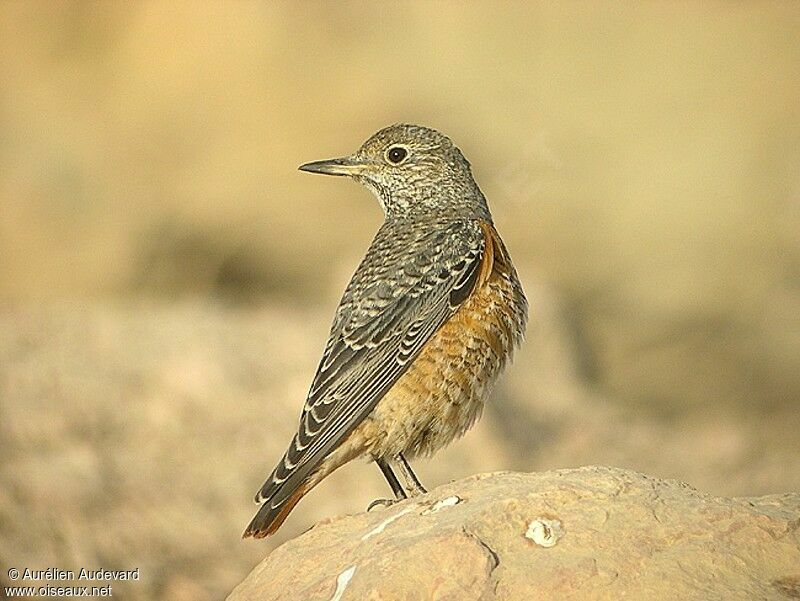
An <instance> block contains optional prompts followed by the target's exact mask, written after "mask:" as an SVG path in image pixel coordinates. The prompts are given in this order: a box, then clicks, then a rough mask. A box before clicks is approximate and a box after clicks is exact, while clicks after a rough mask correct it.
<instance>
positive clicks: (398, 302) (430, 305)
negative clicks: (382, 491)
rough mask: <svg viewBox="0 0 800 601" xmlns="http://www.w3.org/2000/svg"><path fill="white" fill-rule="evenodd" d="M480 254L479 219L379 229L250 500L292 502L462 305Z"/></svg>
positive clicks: (387, 225)
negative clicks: (283, 441)
mask: <svg viewBox="0 0 800 601" xmlns="http://www.w3.org/2000/svg"><path fill="white" fill-rule="evenodd" d="M485 249H486V239H485V236H484V231H483V229H482V227H481V224H480V222H478V221H467V220H460V221H446V222H445V221H443V222H442V223H440V224H438V226H437V227H433V228H426V230H425V231H424V232H419V231H415V230H414V228H408V227H405V228H403V227H397V225H396V224H392V223H391V222H387V223H385V224H384V226H383V227H381V229H380V230H379V231H378V234H377V235H376V237H375V239H374V240H373V243H372V244H371V246H370V249H369V250H368V252H367V255H366V257H365V258H364V260H363V261H362V264H361V265H360V266H359V269H358V270H356V274H355V275H354V276H353V279H352V280H351V282H350V284H349V285H348V287H347V289H346V290H345V293H344V296H343V298H342V301H341V303H340V306H339V309H338V310H337V314H336V317H335V318H334V322H333V325H332V327H331V332H330V336H329V340H328V343H327V345H326V347H325V352H324V354H323V356H322V359H321V360H320V364H319V367H318V368H317V373H316V375H315V377H314V381H313V383H312V385H311V389H310V391H309V395H308V399H307V400H306V404H305V407H304V409H303V413H302V415H301V418H300V427H299V429H298V432H297V434H296V435H295V437H294V439H293V440H292V443H291V444H290V445H289V449H288V450H287V451H286V454H285V455H284V458H283V460H282V461H281V462H280V463H279V464H278V466H277V467H276V468H275V470H274V471H273V472H272V474H271V475H270V478H269V479H268V480H267V482H266V483H265V484H264V486H263V487H262V488H261V490H260V491H259V493H258V494H257V495H256V501H257V502H263V501H269V502H270V504H271V505H272V507H275V508H277V507H279V506H280V504H281V503H283V502H285V501H286V500H287V499H289V498H291V496H292V494H293V492H294V491H295V490H296V489H297V488H298V487H299V486H301V485H302V484H303V483H304V482H305V480H306V479H307V478H308V476H309V475H310V474H311V473H312V472H313V470H314V469H316V467H317V466H318V465H319V464H320V462H321V461H322V460H323V459H324V458H325V457H326V456H327V455H328V454H329V453H331V452H332V451H333V450H334V449H335V448H336V447H337V446H338V445H339V444H340V443H341V442H342V440H343V439H344V438H345V437H346V436H347V435H348V434H349V433H350V432H352V430H353V429H354V428H355V427H356V426H357V425H358V424H359V423H361V421H362V420H363V419H364V418H365V417H366V416H367V415H368V414H369V412H370V411H371V410H372V409H373V407H374V406H375V404H376V403H377V402H378V401H379V400H380V399H381V398H382V397H383V396H384V395H385V394H386V393H387V392H388V390H389V389H390V388H391V387H392V386H393V385H394V384H395V382H397V380H398V379H399V378H400V377H401V376H402V375H403V373H404V372H405V371H406V369H408V367H409V365H410V363H411V361H412V360H413V358H414V357H416V356H417V355H418V354H419V352H420V351H421V350H422V348H423V347H424V345H425V343H426V342H427V341H428V340H429V339H430V337H431V336H432V335H433V334H434V333H435V332H436V331H437V330H438V329H439V328H440V327H441V326H442V324H444V322H445V321H447V319H449V318H450V317H451V316H452V315H453V314H454V313H455V311H456V310H457V309H458V307H459V306H460V304H461V303H462V302H464V300H466V298H468V296H469V294H470V293H471V291H472V289H473V287H474V286H475V284H476V282H477V281H478V278H479V274H480V273H481V271H482V269H481V264H482V261H483V256H484V251H485Z"/></svg>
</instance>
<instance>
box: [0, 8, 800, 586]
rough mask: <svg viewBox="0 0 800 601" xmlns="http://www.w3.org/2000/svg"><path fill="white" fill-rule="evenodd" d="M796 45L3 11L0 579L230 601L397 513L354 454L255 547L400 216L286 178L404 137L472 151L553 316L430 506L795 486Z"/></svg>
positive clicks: (715, 12) (782, 34)
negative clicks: (320, 532)
mask: <svg viewBox="0 0 800 601" xmlns="http://www.w3.org/2000/svg"><path fill="white" fill-rule="evenodd" d="M798 29H800V7H798V5H797V4H795V3H783V4H782V3H771V4H769V5H762V4H756V3H739V4H735V5H731V4H729V3H724V2H720V3H711V4H705V5H702V6H700V5H690V4H674V5H642V6H638V7H629V8H627V9H626V10H624V11H623V10H622V9H621V8H620V7H619V6H618V5H615V4H610V3H609V4H605V5H603V4H599V5H598V4H595V5H586V6H578V5H573V6H569V5H549V4H534V5H530V4H527V3H520V4H511V5H508V4H507V5H504V6H503V9H502V10H500V9H498V8H497V6H496V5H495V4H493V3H486V4H483V5H469V6H466V5H463V4H459V3H452V4H437V5H435V6H434V5H430V4H427V3H419V4H412V5H410V6H407V7H404V8H400V7H389V6H384V5H374V6H364V5H361V4H358V5H357V4H349V3H339V4H338V5H337V6H336V7H333V6H329V5H328V4H325V3H304V4H302V5H295V4H292V3H284V4H281V3H269V4H263V3H238V4H236V5H232V6H225V7H222V6H216V5H213V4H202V5H196V4H174V3H167V2H143V3H136V4H128V3H122V2H107V3H102V4H92V3H81V2H65V3H61V4H42V3H32V2H31V3H23V2H16V3H6V4H4V5H2V7H0V441H2V444H0V524H1V525H2V526H0V564H2V565H7V566H8V565H20V566H23V565H27V566H30V567H50V566H57V567H60V568H63V569H68V568H71V567H75V566H77V567H86V566H89V567H103V568H108V569H114V568H116V569H130V568H133V567H137V566H138V567H141V569H142V582H140V583H133V584H131V585H128V586H127V587H124V588H121V589H120V591H122V592H121V594H124V596H125V598H133V599H152V598H162V599H203V598H208V599H216V598H220V597H221V596H223V594H224V593H226V592H227V591H228V590H230V588H231V587H232V586H233V585H234V584H235V583H237V582H239V581H240V580H241V578H242V576H243V575H244V574H245V573H246V572H247V571H249V569H250V567H252V565H254V564H255V563H256V562H257V561H258V560H259V559H260V558H261V557H263V555H264V554H265V553H266V552H267V551H268V550H269V549H270V548H272V547H273V546H274V545H276V544H278V543H280V542H281V541H283V540H286V539H287V538H289V537H292V536H295V535H297V534H298V533H300V532H302V531H303V530H304V529H305V528H307V527H308V526H310V525H311V524H313V523H314V522H315V521H316V520H319V519H323V518H325V517H326V516H331V515H336V514H340V513H344V512H356V511H361V510H363V509H364V508H365V507H366V505H367V504H368V503H369V501H370V500H372V499H373V498H376V497H378V496H381V495H385V494H386V490H385V485H384V484H383V482H382V478H381V476H380V474H379V473H378V471H377V470H376V469H375V468H374V466H371V465H367V464H356V465H350V466H348V467H346V468H343V469H342V470H340V471H339V472H338V473H337V474H335V475H334V476H333V477H332V478H331V479H330V481H326V482H325V483H323V484H322V485H321V486H320V487H319V488H318V489H317V490H315V491H314V492H313V493H312V494H310V495H309V497H308V498H307V499H305V500H304V501H303V503H302V504H301V505H300V507H299V508H298V510H297V511H296V512H295V513H293V515H292V517H291V518H290V520H289V521H288V522H287V523H286V525H285V526H284V528H283V529H282V530H281V531H280V533H279V536H278V537H276V538H275V539H274V540H270V541H267V542H266V543H262V544H258V543H256V544H254V543H251V542H247V543H245V542H241V541H240V540H239V535H240V533H241V530H242V529H243V528H244V525H245V524H246V522H247V520H248V519H249V518H250V517H251V513H252V511H253V510H254V508H255V506H254V505H253V504H252V503H250V499H251V497H252V495H253V494H254V492H255V490H256V488H257V487H258V486H259V485H260V484H261V481H262V480H263V478H264V477H265V476H266V475H267V473H268V472H269V470H270V469H271V468H272V467H273V465H274V463H275V461H276V460H277V459H278V458H279V456H280V454H281V453H282V451H283V449H284V448H285V445H286V443H287V442H288V440H289V438H290V436H291V434H292V432H293V430H294V428H295V425H296V420H297V416H298V413H299V410H300V407H301V405H302V402H303V399H304V397H305V393H306V390H307V386H308V384H309V383H310V380H311V377H312V375H313V371H314V368H315V366H316V362H317V360H318V358H319V355H320V353H321V350H322V347H323V345H324V341H325V338H326V335H327V329H328V326H329V323H330V319H331V318H332V314H333V310H334V308H335V306H336V303H337V301H338V298H339V296H340V294H341V291H342V289H343V288H344V285H345V284H346V282H347V279H348V277H349V275H350V273H352V271H353V269H354V268H355V266H356V264H357V262H358V260H359V259H360V257H361V256H362V254H363V252H364V249H365V248H366V246H367V244H368V243H369V240H370V238H371V236H372V233H373V231H374V230H375V229H376V228H377V227H378V224H379V223H380V211H379V208H378V206H377V203H376V202H375V201H374V200H373V199H372V197H371V196H370V195H369V193H368V192H367V191H365V190H363V189H362V188H360V187H359V186H358V185H356V184H354V183H352V182H347V181H331V180H323V179H320V178H314V177H311V176H308V175H307V174H302V173H298V172H297V171H296V170H295V169H296V166H297V165H299V164H301V163H302V162H305V161H308V160H314V159H321V158H328V157H331V156H338V155H341V154H344V153H348V152H351V151H352V150H354V149H355V148H357V147H358V145H359V144H360V143H361V142H362V141H363V140H364V139H365V138H366V137H367V136H368V135H370V134H371V133H372V132H373V131H375V130H376V129H378V128H379V127H382V126H384V125H387V124H389V123H392V122H396V121H410V122H420V123H423V124H426V125H430V126H433V127H436V128H438V129H441V130H442V131H444V132H446V133H448V134H449V135H451V136H452V137H453V138H454V140H455V142H456V143H457V144H458V145H459V146H460V147H461V148H462V149H463V150H464V152H465V154H466V156H467V157H468V158H469V159H470V161H471V163H472V165H473V169H474V171H475V174H476V178H477V180H478V182H479V184H480V185H481V186H482V188H483V190H484V192H485V193H486V195H487V196H488V198H489V200H490V204H491V207H492V209H493V212H494V216H495V219H496V221H497V223H498V228H499V229H500V231H501V232H502V233H503V236H504V238H505V239H506V241H507V243H508V246H509V249H510V251H511V252H512V254H513V255H514V259H515V263H516V264H517V265H518V268H519V271H520V275H521V277H522V279H523V283H524V285H525V286H526V291H527V293H528V296H529V298H530V301H531V314H532V315H531V317H532V319H531V325H530V326H529V330H528V340H527V342H526V345H525V346H524V347H523V349H522V350H521V351H520V352H519V353H518V355H517V358H516V361H515V364H514V366H513V367H512V368H511V369H510V370H509V372H508V374H507V376H506V377H504V378H503V379H502V381H501V383H500V385H499V386H498V389H497V390H496V392H495V394H494V397H493V401H492V403H491V404H490V406H489V407H488V408H487V411H486V415H485V416H484V419H483V421H482V422H480V424H479V425H478V426H477V427H476V428H475V429H474V430H473V431H471V432H470V433H469V434H468V436H467V437H466V438H465V439H464V440H462V441H460V442H458V443H457V444H455V445H454V446H453V447H452V448H451V449H449V450H448V451H446V452H444V453H442V454H441V455H438V456H437V457H436V459H435V460H433V461H430V462H427V461H426V462H419V468H420V473H421V474H422V476H424V479H425V482H426V483H429V484H430V485H435V484H438V483H441V482H444V481H447V480H449V479H455V478H458V477H461V476H465V475H468V474H470V473H474V472H478V471H492V470H501V469H519V470H541V469H550V468H558V467H569V466H576V465H582V464H610V465H617V466H620V467H628V468H633V469H637V470H642V471H645V472H648V473H651V474H654V475H657V476H660V477H666V478H679V479H683V480H686V481H688V482H690V483H691V484H692V485H694V486H696V487H698V488H700V489H701V490H704V491H707V492H711V493H715V494H724V495H761V494H768V493H775V492H782V491H785V490H797V489H799V488H800V473H799V472H798V470H797V469H794V467H795V465H796V457H797V455H798V453H800V411H798V403H799V402H800V170H798V165H800V108H799V107H800V40H799V39H798V37H797V35H796V31H798ZM3 578H5V574H0V584H7V583H6V582H5V580H3Z"/></svg>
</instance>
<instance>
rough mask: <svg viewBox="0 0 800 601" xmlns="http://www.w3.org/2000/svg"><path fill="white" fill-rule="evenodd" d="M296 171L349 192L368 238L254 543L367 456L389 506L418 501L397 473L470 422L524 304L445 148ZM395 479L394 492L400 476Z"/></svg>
mask: <svg viewBox="0 0 800 601" xmlns="http://www.w3.org/2000/svg"><path fill="white" fill-rule="evenodd" d="M299 169H300V170H302V171H305V172H310V173H319V174H325V175H336V176H346V177H350V178H352V179H354V180H355V181H357V182H359V183H360V184H362V185H363V186H365V187H366V188H367V189H368V190H370V191H371V192H372V193H373V194H374V195H375V197H376V198H377V200H378V203H379V204H380V206H381V208H382V210H383V213H384V221H383V223H382V225H381V226H380V228H379V229H378V231H377V233H376V235H375V237H374V239H373V240H372V243H371V244H370V246H369V249H368V250H367V253H366V255H365V256H364V258H363V260H362V261H361V263H360V264H359V265H358V268H357V269H356V271H355V273H354V275H353V276H352V279H351V280H350V283H349V284H348V285H347V287H346V289H345V291H344V294H343V296H342V299H341V301H340V303H339V306H338V308H337V309H336V313H335V316H334V319H333V324H332V326H331V329H330V334H329V337H328V341H327V344H326V346H325V350H324V352H323V355H322V358H321V360H320V362H319V366H318V368H317V370H316V374H315V376H314V379H313V381H312V384H311V387H310V390H309V393H308V397H307V399H306V401H305V404H304V406H303V409H302V413H301V416H300V423H299V425H298V430H297V433H296V434H295V435H294V437H293V438H292V440H291V443H290V444H289V447H288V449H287V450H286V453H285V454H284V455H283V458H282V459H281V460H280V461H279V462H278V464H277V466H276V467H275V469H274V470H273V471H272V473H271V474H270V475H269V477H268V478H267V480H266V482H265V483H264V485H263V486H262V487H261V489H260V490H259V491H258V493H257V494H256V496H255V501H256V503H259V504H261V507H260V509H259V510H258V513H257V514H256V515H255V517H254V518H253V520H252V521H251V522H250V524H249V525H248V526H247V528H246V529H245V531H244V534H243V537H244V538H247V537H254V538H264V537H266V536H269V535H271V534H273V533H274V532H275V531H276V530H277V529H278V528H279V527H280V526H281V524H283V522H284V520H285V519H286V517H287V516H288V515H289V512H290V511H292V509H293V508H294V507H295V505H296V504H297V503H298V501H300V499H301V498H302V497H303V496H304V495H305V494H306V493H308V492H309V491H310V490H311V489H312V488H313V487H314V486H316V485H317V484H318V483H319V482H320V481H322V480H323V479H324V478H325V477H326V476H328V475H329V474H330V473H332V472H333V471H334V470H336V469H337V468H339V467H341V466H342V465H344V464H346V463H348V462H349V461H351V460H353V459H355V458H357V457H361V456H365V457H366V458H367V459H371V460H373V461H374V462H375V463H376V464H377V465H378V467H379V468H380V470H381V472H382V473H383V475H384V477H385V478H386V480H387V482H388V484H389V486H390V487H391V490H392V492H393V493H394V497H395V499H393V500H382V501H379V502H383V503H384V504H390V503H393V502H396V501H400V500H403V499H406V498H408V497H409V496H411V497H416V496H418V495H421V494H424V493H425V492H427V491H426V490H425V488H424V486H423V485H422V483H421V482H420V480H419V478H417V476H416V474H415V473H414V471H413V470H412V468H411V466H410V464H409V462H408V460H409V459H410V458H414V457H417V456H423V457H424V456H430V455H431V454H433V453H434V452H436V451H437V450H439V449H441V448H442V447H444V446H446V445H447V444H449V443H450V442H452V441H453V440H455V439H457V438H459V437H460V436H462V435H463V434H464V433H465V432H466V431H467V430H468V429H469V428H470V427H471V426H472V425H473V424H474V423H475V421H476V420H477V419H478V417H479V416H480V414H481V412H482V409H483V407H484V404H485V401H486V399H487V396H488V394H489V392H490V389H491V387H492V384H493V383H494V382H495V380H496V379H497V376H498V375H499V373H500V372H501V371H502V369H503V367H504V366H505V365H506V364H507V363H508V361H509V360H510V358H511V356H512V354H513V351H514V349H515V348H516V347H517V346H518V345H519V344H520V343H521V341H522V338H523V335H524V332H525V327H526V323H527V315H528V303H527V300H526V298H525V294H524V292H523V289H522V285H521V283H520V281H519V278H518V276H517V273H516V270H515V268H514V265H513V263H512V261H511V257H510V255H509V253H508V251H507V249H506V246H505V244H504V243H503V240H502V239H501V238H500V235H499V234H498V232H497V230H496V229H495V226H494V223H493V221H492V215H491V213H490V212H489V207H488V205H487V202H486V198H485V196H484V195H483V193H482V192H481V190H480V188H479V187H478V185H477V183H476V182H475V179H474V178H473V175H472V170H471V167H470V163H469V162H468V161H467V159H466V158H465V157H464V155H463V154H462V152H461V150H459V148H458V147H457V146H456V145H455V144H454V143H453V142H452V141H451V140H450V138H448V137H447V136H445V135H444V134H442V133H440V132H438V131H436V130H434V129H431V128H428V127H423V126H420V125H410V124H395V125H391V126H389V127H386V128H383V129H381V130H380V131H378V132H377V133H375V134H374V135H372V136H371V137H370V138H369V139H368V140H367V141H366V142H364V143H363V145H362V146H361V147H360V148H359V149H358V150H357V151H356V152H355V153H353V154H351V155H348V156H345V157H342V158H337V159H329V160H323V161H315V162H311V163H306V164H304V165H301V166H300V167H299ZM398 473H399V474H400V479H402V480H403V482H400V479H398V476H397V474H398Z"/></svg>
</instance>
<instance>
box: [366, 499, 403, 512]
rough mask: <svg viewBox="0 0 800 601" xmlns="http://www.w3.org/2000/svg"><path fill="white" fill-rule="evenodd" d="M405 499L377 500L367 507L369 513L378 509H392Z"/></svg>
mask: <svg viewBox="0 0 800 601" xmlns="http://www.w3.org/2000/svg"><path fill="white" fill-rule="evenodd" d="M402 500H403V499H375V500H374V501H373V502H372V503H370V504H369V507H367V511H372V510H373V509H375V508H376V507H391V506H392V505H394V504H395V503H397V502H398V501H402Z"/></svg>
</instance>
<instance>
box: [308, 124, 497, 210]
mask: <svg viewBox="0 0 800 601" xmlns="http://www.w3.org/2000/svg"><path fill="white" fill-rule="evenodd" d="M300 169H301V170H302V171H309V172H312V173H324V174H326V175H347V176H350V177H352V178H353V179H355V180H357V181H359V182H360V183H362V184H363V185H364V186H366V187H367V188H369V189H370V190H371V191H372V192H373V194H375V196H376V197H377V198H378V201H379V202H380V203H381V207H382V208H383V211H384V213H385V214H386V216H387V217H400V218H404V217H412V218H413V217H414V216H427V215H431V214H434V215H443V216H448V215H452V216H454V217H463V218H468V217H479V218H482V219H486V220H491V216H490V215H489V210H488V208H487V207H486V199H485V198H484V196H483V194H482V193H481V191H480V189H479V188H478V185H477V184H476V183H475V180H474V179H473V178H472V172H471V170H470V166H469V162H468V161H467V159H465V158H464V155H463V154H461V151H460V150H459V149H458V148H457V147H456V146H455V145H454V144H453V142H452V141H451V140H450V138H448V137H447V136H445V135H444V134H441V133H439V132H438V131H436V130H435V129H430V128H427V127H422V126H420V125H406V124H397V125H391V126H389V127H386V128H384V129H382V130H380V131H379V132H378V133H376V134H375V135H373V136H372V137H371V138H369V140H367V141H366V142H364V144H363V145H362V146H361V148H359V149H358V150H357V151H356V152H355V153H354V154H351V155H349V156H346V157H342V158H338V159H328V160H325V161H315V162H313V163H306V164H305V165H301V166H300Z"/></svg>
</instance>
